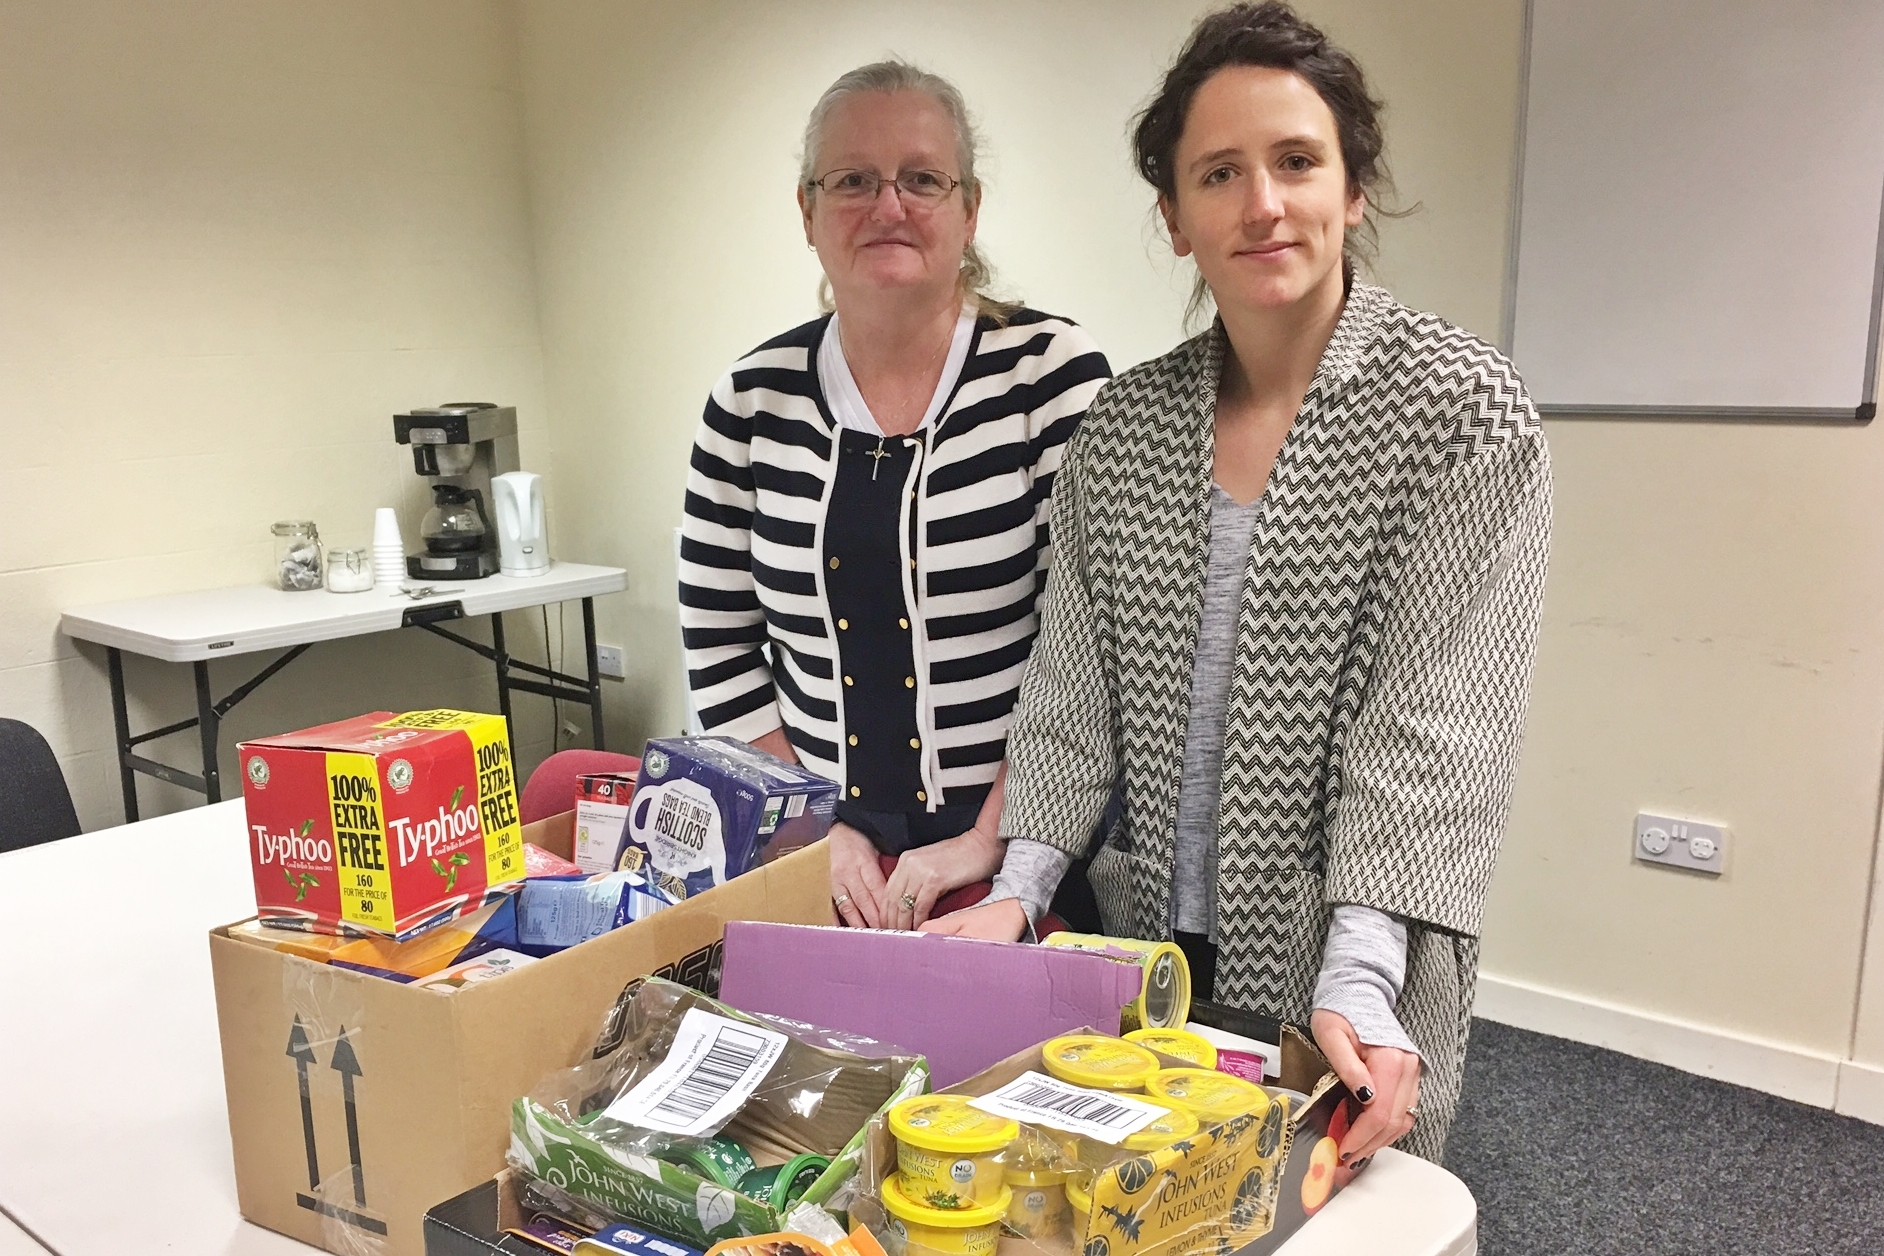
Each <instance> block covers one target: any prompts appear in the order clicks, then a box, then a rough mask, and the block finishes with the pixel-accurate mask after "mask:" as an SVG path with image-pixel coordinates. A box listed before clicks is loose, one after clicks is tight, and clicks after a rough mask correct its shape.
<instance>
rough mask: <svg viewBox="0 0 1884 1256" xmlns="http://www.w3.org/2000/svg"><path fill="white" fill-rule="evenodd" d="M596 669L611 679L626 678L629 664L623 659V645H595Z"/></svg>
mask: <svg viewBox="0 0 1884 1256" xmlns="http://www.w3.org/2000/svg"><path fill="white" fill-rule="evenodd" d="M595 670H596V671H597V672H600V673H601V674H602V675H604V676H606V677H608V678H609V679H610V680H624V679H626V678H627V676H628V668H627V665H626V664H625V663H624V662H623V661H622V655H621V647H620V646H618V645H598V646H596V647H595Z"/></svg>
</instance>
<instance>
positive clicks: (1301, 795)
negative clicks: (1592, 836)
mask: <svg viewBox="0 0 1884 1256" xmlns="http://www.w3.org/2000/svg"><path fill="white" fill-rule="evenodd" d="M1378 108H1379V106H1378V104H1377V103H1376V102H1375V101H1374V100H1372V99H1371V98H1370V97H1369V95H1368V92H1367V86H1366V83H1365V81H1364V79H1363V77H1362V74H1361V70H1360V67H1359V66H1358V65H1356V64H1355V63H1354V61H1353V59H1352V58H1350V57H1349V56H1348V55H1347V54H1346V53H1344V52H1342V51H1341V50H1340V49H1339V48H1336V47H1334V46H1333V45H1331V44H1330V43H1329V42H1328V41H1327V40H1326V39H1325V38H1324V37H1323V36H1322V34H1321V32H1320V31H1318V30H1316V29H1315V28H1314V27H1313V26H1310V25H1309V24H1308V23H1306V22H1304V21H1303V20H1302V19H1301V18H1299V17H1297V16H1296V15H1295V13H1294V12H1293V11H1291V10H1290V9H1289V8H1288V7H1287V6H1286V5H1283V4H1280V3H1268V4H1260V5H1239V6H1237V7H1235V8H1232V9H1228V10H1225V11H1223V12H1220V13H1216V14H1213V15H1211V16H1209V17H1206V18H1205V19H1204V20H1203V21H1202V22H1200V23H1199V25H1198V27H1197V29H1196V31H1195V32H1194V33H1193V35H1192V37H1191V40H1190V42H1189V44H1188V46H1187V47H1186V48H1185V49H1184V51H1183V52H1182V53H1181V54H1180V55H1179V57H1178V59H1177V61H1176V63H1175V64H1174V65H1173V66H1172V67H1171V70H1170V72H1169V73H1168V74H1167V75H1166V77H1165V81H1164V85H1163V88H1162V90H1161V91H1160V92H1159V94H1158V96H1157V97H1156V98H1155V99H1154V100H1153V101H1152V103H1151V104H1150V105H1149V106H1148V107H1147V109H1146V110H1145V112H1144V114H1143V115H1142V116H1141V118H1140V119H1139V123H1138V127H1137V131H1136V136H1135V147H1136V150H1137V159H1138V167H1139V170H1140V171H1141V173H1142V174H1143V175H1144V176H1145V178H1146V180H1147V181H1148V182H1149V183H1150V184H1151V185H1152V187H1153V188H1154V189H1155V190H1156V192H1157V197H1158V207H1159V209H1160V211H1161V213H1162V215H1163V217H1164V221H1165V224H1166V226H1167V228H1168V229H1169V231H1170V235H1171V241H1172V244H1173V246H1174V247H1175V249H1176V251H1177V252H1178V254H1179V255H1180V256H1189V257H1192V258H1194V259H1195V261H1196V264H1197V270H1198V274H1199V276H1200V280H1201V284H1202V285H1203V287H1204V288H1205V289H1207V291H1208V293H1209V295H1210V296H1211V297H1212V298H1214V300H1215V303H1216V307H1217V312H1218V315H1219V317H1218V318H1217V320H1216V322H1215V324H1214V325H1213V326H1212V327H1211V328H1210V329H1209V330H1208V331H1207V332H1205V333H1204V334H1203V335H1201V336H1198V337H1197V338H1196V339H1194V340H1191V341H1189V342H1187V343H1185V344H1183V345H1180V346H1179V347H1178V348H1177V349H1175V350H1173V351H1172V352H1171V353H1169V354H1167V355H1165V356H1164V357H1162V358H1159V359H1156V360H1154V361H1152V362H1149V363H1146V364H1145V365H1143V366H1141V367H1138V368H1135V369H1134V370H1132V371H1130V372H1128V373H1126V374H1125V375H1123V376H1121V377H1120V378H1119V379H1118V381H1117V382H1116V383H1114V384H1112V385H1111V386H1109V387H1107V388H1106V389H1105V390H1104V391H1102V392H1101V393H1100V395H1099V397H1098V398H1097V399H1096V400H1095V401H1094V403H1093V406H1092V411H1091V415H1090V417H1089V418H1088V420H1087V422H1086V424H1085V426H1084V427H1082V428H1081V430H1080V432H1079V434H1078V436H1077V437H1076V438H1075V440H1074V442H1073V444H1072V446H1071V448H1070V449H1069V451H1068V454H1067V459H1066V462H1065V464H1064V466H1063V467H1062V469H1061V472H1060V476H1059V482H1058V484H1057V485H1056V488H1055V492H1054V501H1053V514H1052V523H1053V536H1054V541H1055V544H1056V549H1057V552H1056V557H1055V560H1054V568H1053V574H1052V577H1051V579H1050V580H1049V584H1048V599H1047V610H1046V616H1045V620H1044V623H1043V625H1042V629H1041V634H1042V635H1041V642H1040V646H1039V648H1038V649H1037V650H1036V651H1035V652H1034V657H1033V660H1032V662H1031V663H1030V665H1029V669H1028V673H1027V677H1026V680H1025V682H1024V684H1023V686H1022V693H1021V703H1020V709H1019V711H1018V712H1017V714H1016V721H1015V725H1014V729H1013V732H1012V735H1011V737H1010V740H1009V761H1010V764H1011V774H1010V776H1009V783H1008V791H1007V813H1006V817H1005V819H1004V821H1003V825H1002V828H1003V832H1004V833H1007V834H1010V835H1012V836H1013V838H1014V840H1013V841H1011V842H1010V844H1009V849H1008V853H1007V857H1006V861H1005V865H1004V868H1003V872H1002V875H1001V877H1000V878H999V879H997V881H996V891H995V894H994V895H993V896H991V897H992V900H995V901H990V902H989V903H987V904H984V905H982V906H979V907H975V908H971V909H970V910H968V911H966V912H962V913H958V914H956V915H953V916H948V917H944V918H942V919H940V920H937V921H934V922H932V923H931V926H930V927H932V928H935V929H938V930H946V931H950V932H961V933H971V934H979V935H982V936H997V937H1010V938H1011V937H1014V936H1016V935H1018V934H1019V933H1021V932H1022V930H1023V929H1024V928H1025V927H1026V924H1027V918H1028V917H1029V916H1032V915H1038V914H1039V912H1040V911H1041V910H1042V909H1043V899H1044V897H1045V896H1046V895H1047V894H1049V893H1050V892H1051V888H1052V886H1053V884H1054V883H1055V882H1056V881H1057V880H1058V878H1059V876H1060V875H1061V870H1062V869H1064V867H1065V866H1066V863H1067V860H1068V858H1069V857H1070V856H1072V855H1075V854H1078V853H1080V852H1081V851H1082V850H1083V849H1084V848H1085V846H1086V844H1087V841H1088V838H1089V835H1090V834H1091V833H1092V829H1093V822H1094V820H1096V819H1097V818H1098V817H1099V815H1100V811H1101V808H1102V807H1103V806H1104V805H1105V803H1106V800H1107V798H1108V796H1109V795H1110V793H1111V791H1112V790H1113V788H1114V784H1115V782H1118V783H1120V784H1121V785H1122V788H1123V797H1124V821H1123V824H1122V826H1120V828H1119V829H1118V830H1117V831H1115V833H1114V834H1113V835H1112V836H1111V838H1110V840H1109V841H1108V842H1107V844H1106V846H1105V849H1104V850H1103V851H1102V852H1101V853H1100V854H1099V855H1098V856H1097V857H1096V858H1095V860H1094V862H1093V865H1092V871H1091V879H1092V881H1093V884H1094V888H1095V890H1096V892H1097V895H1098V898H1099V902H1100V908H1101V911H1102V913H1103V915H1104V917H1105V920H1106V924H1107V926H1108V928H1109V929H1111V930H1112V931H1115V932H1119V933H1125V934H1130V935H1135V936H1138V937H1165V936H1171V937H1174V938H1175V939H1176V940H1177V941H1178V942H1179V943H1180V944H1181V945H1183V946H1184V948H1185V950H1186V951H1187V952H1189V953H1190V954H1191V955H1192V957H1193V969H1194V970H1195V972H1196V974H1197V976H1198V984H1199V986H1200V987H1201V988H1203V989H1206V990H1208V989H1211V988H1212V987H1213V985H1214V993H1215V997H1216V998H1217V999H1218V1000H1219V1001H1221V1002H1226V1003H1230V1004H1233V1005H1236V1006H1240V1007H1244V1008H1248V1009H1251V1010H1254V1011H1257V1012H1261V1013H1265V1014H1267V1015H1270V1016H1273V1017H1278V1018H1281V1019H1284V1020H1288V1021H1293V1022H1297V1023H1300V1022H1303V1021H1307V1022H1309V1023H1310V1024H1311V1025H1312V1027H1313V1030H1314V1033H1315V1037H1316V1039H1317V1041H1318V1042H1319V1043H1320V1044H1321V1047H1322V1049H1323V1051H1324V1053H1325V1054H1326V1055H1327V1057H1328V1059H1329V1061H1330V1062H1331V1063H1332V1064H1333V1065H1334V1067H1335V1069H1336V1071H1337V1072H1338V1073H1339V1074H1340V1076H1341V1077H1342V1079H1343V1080H1344V1081H1345V1082H1346V1083H1347V1084H1348V1086H1349V1088H1350V1089H1351V1090H1353V1092H1354V1093H1355V1095H1356V1096H1357V1097H1358V1098H1359V1099H1360V1101H1361V1102H1362V1103H1363V1104H1364V1105H1365V1111H1364V1112H1363V1113H1362V1115H1361V1117H1360V1118H1359V1119H1358V1120H1356V1122H1355V1123H1354V1125H1353V1127H1352V1129H1351V1130H1350V1131H1349V1133H1348V1135H1347V1137H1346V1139H1345V1140H1344V1141H1343V1143H1342V1146H1341V1152H1342V1158H1343V1160H1344V1161H1346V1162H1347V1163H1348V1164H1350V1165H1353V1164H1355V1163H1358V1162H1363V1161H1365V1159H1366V1158H1367V1157H1368V1156H1370V1155H1372V1154H1373V1152H1374V1150H1375V1149H1376V1148H1378V1147H1381V1146H1384V1145H1385V1144H1387V1143H1388V1142H1391V1141H1393V1140H1396V1139H1400V1138H1402V1137H1403V1136H1404V1137H1405V1143H1404V1146H1405V1148H1406V1149H1407V1150H1409V1151H1413V1152H1416V1153H1418V1154H1420V1155H1424V1156H1428V1157H1432V1158H1437V1157H1438V1156H1439V1155H1440V1153H1441V1151H1442V1149H1443V1147H1444V1143H1445V1136H1446V1132H1447V1129H1448V1127H1449V1126H1450V1124H1451V1121H1452V1115H1453V1111H1454V1109H1455V1107H1456V1104H1457V1100H1458V1093H1459V1078H1460V1071H1461V1067H1462V1064H1463V1061H1464V1057H1465V1045H1466V1035H1467V1033H1468V1031H1469V1028H1470V1025H1471V1008H1472V989H1473V981H1474V978H1475V974H1476V971H1477V963H1478V937H1477V935H1478V927H1479V920H1480V914H1481V911H1482V908H1483V904H1484V898H1485V889H1486V884H1487V882H1488V881H1489V880H1490V877H1491V871H1492V865H1493V863H1494V861H1495V859H1496V856H1497V851H1498V846H1499V842H1500V840H1501V838H1502V836H1503V831H1504V825H1505V818H1506V814H1507V809H1508V805H1509V798H1510V791H1511V784H1512V778H1513V775H1514V773H1515V770H1516V767H1517V760H1518V749H1519V740H1520V735H1521V732H1522V729H1523V724H1524V711H1525V704H1526V699H1527V696H1528V693H1529V686H1530V677H1531V663H1532V656H1533V651H1534V647H1535V642H1536V636H1537V624H1538V614H1539V607H1540V603H1541V601H1542V597H1543V583H1544V566H1545V558H1546V555H1547V552H1548V549H1549V531H1550V458H1549V454H1548V451H1547V449H1546V447H1545V444H1544V433H1543V430H1542V428H1541V427H1540V426H1539V423H1538V420H1537V416H1536V414H1535V412H1534V411H1533V410H1532V407H1531V403H1530V400H1529V398H1528V397H1527V396H1526V395H1525V392H1524V387H1523V385H1522V383H1521V382H1520V381H1519V379H1518V377H1517V374H1516V372H1514V371H1513V370H1512V368H1511V364H1510V363H1509V362H1507V361H1505V359H1504V358H1502V357H1501V356H1499V354H1498V353H1497V352H1496V351H1495V350H1493V349H1492V348H1491V347H1489V346H1488V345H1485V344H1483V343H1481V342H1480V341H1478V340H1476V339H1474V338H1473V337H1472V336H1470V335H1468V334H1466V333H1465V332H1462V331H1460V330H1458V329H1457V328H1455V327H1451V326H1449V325H1447V324H1446V323H1445V322H1443V321H1442V320H1440V319H1438V318H1436V317H1434V316H1433V315H1430V314H1421V313H1417V312H1415V311H1413V310H1409V309H1406V308H1405V307H1403V306H1401V305H1400V304H1398V303H1397V302H1396V301H1394V299H1393V298H1392V297H1391V296H1389V295H1388V294H1387V293H1386V292H1384V291H1382V290H1381V289H1379V288H1376V287H1370V286H1369V285H1367V284H1364V283H1360V282H1358V281H1357V280H1356V279H1355V278H1354V268H1353V265H1352V254H1353V253H1354V251H1355V245H1356V237H1357V235H1362V234H1363V232H1362V230H1359V229H1364V228H1365V226H1366V223H1367V216H1368V205H1369V192H1370V190H1371V189H1373V188H1374V187H1375V185H1376V184H1377V182H1378V181H1379V179H1380V178H1381V175H1382V167H1381V164H1380V154H1381V147H1382V141H1381V132H1380V127H1379V122H1378V117H1377V110H1378ZM1363 238H1364V237H1363Z"/></svg>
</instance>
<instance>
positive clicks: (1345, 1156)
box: [1341, 1151, 1349, 1164]
mask: <svg viewBox="0 0 1884 1256" xmlns="http://www.w3.org/2000/svg"><path fill="white" fill-rule="evenodd" d="M1348 1159H1349V1154H1348V1153H1347V1152H1345V1151H1344V1152H1342V1153H1341V1163H1342V1164H1346V1163H1347V1162H1348Z"/></svg>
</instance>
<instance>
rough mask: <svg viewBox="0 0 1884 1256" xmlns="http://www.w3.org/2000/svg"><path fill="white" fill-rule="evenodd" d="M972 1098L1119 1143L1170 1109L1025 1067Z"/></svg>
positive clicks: (988, 1107)
mask: <svg viewBox="0 0 1884 1256" xmlns="http://www.w3.org/2000/svg"><path fill="white" fill-rule="evenodd" d="M968 1104H969V1106H970V1107H974V1108H980V1109H981V1110H982V1111H983V1112H992V1113H994V1114H995V1115H996V1116H1004V1117H1008V1118H1010V1119H1012V1120H1015V1121H1021V1122H1024V1123H1026V1124H1028V1125H1046V1126H1050V1127H1052V1128H1053V1129H1056V1130H1065V1131H1066V1132H1067V1133H1069V1134H1083V1135H1085V1136H1086V1137H1087V1138H1091V1139H1096V1140H1098V1141H1099V1142H1102V1143H1113V1144H1117V1143H1119V1142H1120V1141H1121V1140H1123V1139H1124V1138H1125V1137H1126V1136H1127V1135H1128V1134H1136V1133H1137V1132H1138V1131H1139V1130H1142V1129H1144V1128H1145V1127H1146V1126H1147V1125H1150V1124H1151V1123H1152V1122H1153V1121H1155V1120H1157V1119H1158V1118H1159V1117H1161V1116H1163V1115H1164V1114H1165V1112H1166V1109H1165V1108H1162V1107H1159V1106H1158V1105H1157V1104H1155V1103H1146V1102H1145V1101H1144V1100H1143V1099H1134V1098H1132V1097H1131V1096H1129V1095H1115V1094H1113V1093H1111V1092H1110V1091H1105V1090H1088V1089H1086V1087H1084V1086H1070V1085H1068V1084H1067V1083H1065V1082H1063V1081H1060V1080H1059V1079H1058V1078H1054V1077H1048V1076H1047V1075H1046V1074H1045V1073H1032V1072H1029V1073H1022V1074H1021V1075H1020V1076H1019V1077H1016V1078H1015V1079H1014V1080H1013V1081H1011V1082H1009V1083H1008V1084H1007V1085H1005V1086H1003V1087H1001V1088H1000V1089H999V1090H995V1091H990V1092H989V1093H988V1094H985V1095H983V1096H981V1097H980V1098H979V1099H970V1100H969V1101H968Z"/></svg>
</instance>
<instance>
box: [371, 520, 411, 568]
mask: <svg viewBox="0 0 1884 1256" xmlns="http://www.w3.org/2000/svg"><path fill="white" fill-rule="evenodd" d="M405 578H406V543H405V542H404V541H403V540H401V539H400V536H399V516H398V514H397V513H396V512H395V511H394V510H393V508H392V507H391V506H381V507H380V508H379V509H378V510H376V511H374V512H373V580H374V582H375V583H378V584H384V585H396V584H398V583H399V582H400V581H401V580H404V579H405Z"/></svg>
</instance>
